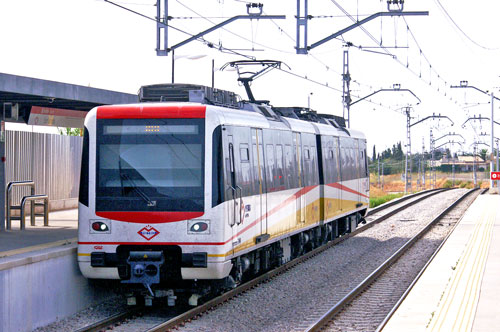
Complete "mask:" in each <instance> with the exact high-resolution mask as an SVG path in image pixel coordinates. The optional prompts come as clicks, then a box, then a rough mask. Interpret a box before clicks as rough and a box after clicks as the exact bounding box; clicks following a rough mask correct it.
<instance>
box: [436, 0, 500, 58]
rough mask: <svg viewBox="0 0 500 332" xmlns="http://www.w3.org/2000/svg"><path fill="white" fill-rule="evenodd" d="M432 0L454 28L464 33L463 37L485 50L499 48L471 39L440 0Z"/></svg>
mask: <svg viewBox="0 0 500 332" xmlns="http://www.w3.org/2000/svg"><path fill="white" fill-rule="evenodd" d="M434 1H435V2H436V3H437V4H438V7H439V8H440V9H441V10H442V12H443V13H444V14H445V15H446V17H447V18H448V19H449V20H450V21H451V23H452V24H453V26H455V28H456V29H458V31H460V32H461V33H462V35H464V36H465V38H467V39H468V40H469V41H470V42H471V43H473V44H474V45H476V46H478V47H480V48H482V49H484V50H487V51H496V50H498V49H499V48H489V47H486V46H483V45H481V44H479V43H477V42H476V41H475V40H473V39H472V38H471V37H469V35H467V34H466V33H465V31H464V30H462V28H460V26H459V25H458V24H457V23H456V22H455V20H454V19H453V18H452V17H451V16H450V14H448V11H447V10H446V8H444V6H443V5H442V4H441V1H439V0H434Z"/></svg>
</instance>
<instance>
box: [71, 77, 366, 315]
mask: <svg viewBox="0 0 500 332" xmlns="http://www.w3.org/2000/svg"><path fill="white" fill-rule="evenodd" d="M140 100H141V102H140V103H138V104H132V105H114V106H99V107H96V108H94V109H93V110H91V111H90V112H89V113H88V115H87V117H86V119H85V128H84V143H83V155H82V167H81V182H80V193H79V211H78V214H79V216H78V219H79V230H78V237H79V238H78V264H79V267H80V270H81V272H82V273H83V275H84V276H85V277H87V278H91V279H116V280H120V283H121V284H122V286H121V288H123V289H124V293H125V294H126V297H127V302H128V304H130V305H133V304H136V303H137V300H138V297H142V298H144V300H145V302H146V304H147V305H151V303H152V299H153V298H160V297H163V298H166V299H167V300H168V304H169V305H175V302H176V299H177V300H180V299H184V300H186V301H188V302H189V303H190V304H192V305H196V304H197V302H198V300H199V299H200V298H201V299H202V300H203V298H204V297H205V296H208V295H213V294H217V293H219V292H221V291H223V290H224V289H227V288H231V287H235V286H236V285H237V284H239V283H241V282H244V281H245V280H247V279H249V278H251V277H252V276H255V275H258V274H260V273H262V272H265V271H267V270H269V269H271V268H273V267H275V266H278V265H280V264H283V263H285V262H287V261H289V260H291V259H293V258H295V257H297V256H299V255H301V254H303V253H304V252H307V251H310V250H312V249H314V248H316V247H318V246H320V245H322V244H324V243H326V242H328V241H330V240H332V239H334V238H336V237H339V236H342V235H343V234H346V233H349V232H351V231H353V230H354V229H355V228H356V227H357V225H358V224H359V223H360V222H363V221H364V219H363V217H364V215H365V213H366V211H367V208H368V204H369V179H368V167H367V155H366V139H365V136H364V135H363V134H362V133H361V132H358V131H355V130H350V129H346V128H344V127H343V126H342V120H343V119H342V118H338V117H333V116H328V115H320V114H316V113H315V112H312V111H310V110H308V109H301V108H287V107H271V106H270V105H269V104H268V103H266V102H259V103H249V102H243V101H241V100H240V99H238V97H237V95H235V94H234V93H231V92H227V91H222V90H217V89H212V88H208V87H203V86H197V85H181V84H164V85H152V86H145V87H142V88H141V90H140Z"/></svg>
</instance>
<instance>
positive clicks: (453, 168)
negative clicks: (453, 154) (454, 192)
mask: <svg viewBox="0 0 500 332" xmlns="http://www.w3.org/2000/svg"><path fill="white" fill-rule="evenodd" d="M451 173H452V180H451V186H452V187H455V161H452V164H451Z"/></svg>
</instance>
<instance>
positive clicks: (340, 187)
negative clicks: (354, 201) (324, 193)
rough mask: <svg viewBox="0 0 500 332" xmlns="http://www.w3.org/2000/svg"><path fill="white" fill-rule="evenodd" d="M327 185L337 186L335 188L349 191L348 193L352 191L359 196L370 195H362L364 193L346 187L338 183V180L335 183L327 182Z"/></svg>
mask: <svg viewBox="0 0 500 332" xmlns="http://www.w3.org/2000/svg"><path fill="white" fill-rule="evenodd" d="M327 186H329V187H332V188H337V189H340V190H343V191H347V192H350V193H353V194H356V195H360V196H363V197H365V198H370V197H368V196H366V195H364V194H362V193H360V192H358V191H356V190H352V189H351V188H349V187H346V186H344V185H342V184H340V183H338V182H337V183H329V184H327Z"/></svg>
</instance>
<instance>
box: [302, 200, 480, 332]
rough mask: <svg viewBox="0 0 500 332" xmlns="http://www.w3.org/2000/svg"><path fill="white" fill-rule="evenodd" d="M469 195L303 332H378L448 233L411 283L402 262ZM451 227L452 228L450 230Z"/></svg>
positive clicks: (441, 215)
mask: <svg viewBox="0 0 500 332" xmlns="http://www.w3.org/2000/svg"><path fill="white" fill-rule="evenodd" d="M473 192H474V190H470V191H468V192H466V193H465V194H464V195H463V196H461V197H460V198H459V199H457V200H456V201H455V202H454V203H453V204H452V205H450V206H449V207H448V208H447V209H445V210H444V211H443V212H442V213H440V214H439V215H438V216H437V217H436V218H434V219H433V220H432V221H431V222H430V223H428V224H427V225H426V226H425V227H424V228H423V229H422V230H421V231H420V232H419V233H418V234H416V235H415V236H414V237H412V238H411V239H410V240H408V241H407V242H406V243H405V244H404V245H403V246H402V247H401V248H400V249H399V250H398V251H397V252H396V253H394V254H393V255H392V256H391V257H389V258H388V259H387V260H386V261H384V262H383V263H382V264H381V265H380V266H379V267H378V268H377V269H376V270H375V271H373V272H372V273H371V274H370V275H369V276H368V277H367V278H365V279H364V280H363V281H362V282H361V283H360V284H359V285H358V286H357V287H356V288H355V289H353V290H352V291H351V292H349V293H348V294H347V295H346V296H344V298H342V299H341V300H340V301H339V302H337V303H336V304H335V305H334V306H332V307H331V308H330V309H329V310H328V311H327V312H326V313H324V314H323V315H322V316H321V317H320V318H319V319H318V320H317V321H315V322H314V323H313V324H311V325H310V326H309V327H308V328H307V329H306V330H305V331H306V332H315V331H377V332H378V331H381V330H382V328H383V327H384V326H385V324H386V323H387V322H388V320H389V319H390V317H391V316H392V315H393V313H394V312H395V311H396V309H397V308H398V307H399V305H400V304H401V302H402V301H403V300H404V298H405V297H406V295H407V294H408V293H409V291H410V290H411V288H412V287H413V285H414V284H415V283H416V282H417V280H418V279H419V278H420V276H421V275H422V273H423V272H424V271H425V268H426V267H427V265H428V264H429V263H430V261H432V258H433V257H434V256H435V255H436V254H437V252H438V251H439V249H440V248H441V247H442V245H443V244H444V242H445V241H446V239H447V238H448V236H449V234H450V233H451V232H448V235H446V237H445V239H444V240H443V241H442V242H441V243H440V244H439V246H438V248H437V250H433V253H431V254H432V255H431V257H430V259H428V260H427V263H426V264H425V266H424V267H423V268H422V269H417V271H416V272H417V276H416V277H415V278H414V279H413V280H411V278H410V280H408V277H405V274H408V272H409V271H408V266H407V265H408V264H405V263H406V262H405V258H406V257H412V255H414V254H415V253H414V252H416V251H419V250H422V248H419V247H418V241H421V240H422V239H423V238H424V237H425V235H426V234H427V233H428V232H429V231H430V230H431V229H432V228H433V227H434V226H436V225H437V224H438V222H440V221H441V220H442V219H443V218H444V217H445V216H446V215H447V214H448V213H449V212H450V211H451V210H453V209H454V208H455V207H456V206H457V205H458V204H460V203H461V202H462V201H463V200H464V199H465V198H467V197H468V196H469V195H470V194H472V193H473ZM483 193H484V192H482V193H481V194H483ZM469 205H470V203H469ZM455 226H456V224H454V225H453V227H452V228H454V227H455ZM411 250H413V251H414V252H413V253H412V252H411ZM413 269H414V268H413ZM410 270H411V268H410ZM412 272H413V273H415V271H412ZM410 275H411V273H410ZM401 294H402V295H401ZM391 308H392V309H391ZM384 309H385V310H384ZM361 312H362V315H361V314H360V313H361ZM387 312H388V313H387Z"/></svg>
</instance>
